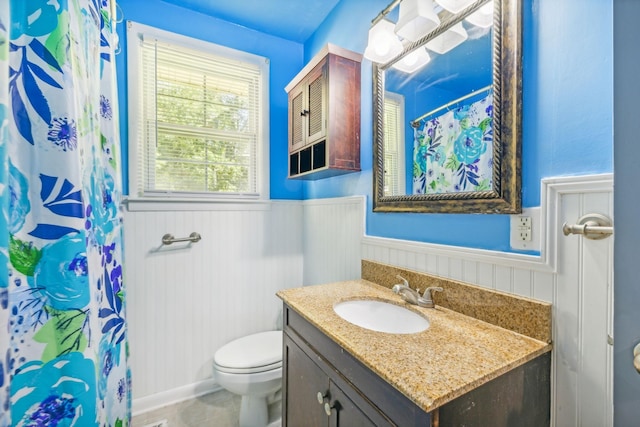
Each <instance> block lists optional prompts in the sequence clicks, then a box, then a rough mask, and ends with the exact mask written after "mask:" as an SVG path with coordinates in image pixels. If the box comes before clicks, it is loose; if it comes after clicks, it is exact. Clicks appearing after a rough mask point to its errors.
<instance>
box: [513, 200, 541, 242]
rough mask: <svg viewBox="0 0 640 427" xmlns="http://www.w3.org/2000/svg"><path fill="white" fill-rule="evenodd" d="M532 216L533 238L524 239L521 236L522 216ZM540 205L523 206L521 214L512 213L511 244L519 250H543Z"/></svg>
mask: <svg viewBox="0 0 640 427" xmlns="http://www.w3.org/2000/svg"><path fill="white" fill-rule="evenodd" d="M523 216H524V217H530V218H531V240H530V241H523V240H522V239H521V237H520V217H523ZM541 229H542V227H541V225H540V207H535V208H523V209H522V213H521V214H517V215H511V226H510V232H509V237H510V239H509V240H510V246H511V249H515V250H519V251H538V252H540V251H541V248H542V245H541V243H540V242H541V235H540V232H541Z"/></svg>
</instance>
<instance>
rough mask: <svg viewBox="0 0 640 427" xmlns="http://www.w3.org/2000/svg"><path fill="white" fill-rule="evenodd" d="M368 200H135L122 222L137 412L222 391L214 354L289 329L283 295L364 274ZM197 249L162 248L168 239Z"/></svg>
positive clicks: (182, 245) (354, 198) (175, 245)
mask: <svg viewBox="0 0 640 427" xmlns="http://www.w3.org/2000/svg"><path fill="white" fill-rule="evenodd" d="M364 205H365V203H364V198H363V197H347V198H340V199H322V200H308V201H267V202H262V203H244V204H242V203H232V204H220V203H218V204H205V203H191V204H188V203H170V202H166V201H165V202H149V201H146V202H143V201H135V200H132V201H130V202H129V203H128V210H127V211H126V212H125V215H124V241H125V266H126V268H125V281H126V282H125V283H126V286H127V313H128V319H129V343H130V350H131V357H130V363H131V371H132V382H133V397H134V400H133V413H134V414H135V415H137V414H141V413H144V412H147V411H150V410H153V409H155V408H158V407H161V406H165V405H168V404H171V403H175V402H178V401H181V400H185V399H188V398H193V397H195V396H197V395H200V394H204V393H208V392H210V391H214V390H217V389H219V387H218V386H217V385H216V384H215V382H214V381H213V379H212V363H213V355H214V353H215V351H216V350H217V349H218V348H220V347H221V346H222V345H224V344H225V343H227V342H229V341H231V340H233V339H235V338H238V337H240V336H244V335H248V334H250V333H255V332H260V331H264V330H269V329H275V328H276V327H278V328H279V327H281V307H282V302H281V301H280V299H278V298H277V297H276V296H275V293H276V291H278V290H279V289H285V288H291V287H296V286H302V285H303V284H317V283H324V282H330V281H339V280H347V279H354V278H359V277H360V259H361V255H360V239H361V238H362V235H363V230H364V226H363V221H364ZM194 231H195V232H198V233H200V234H201V235H202V240H201V241H199V242H197V243H190V244H189V243H174V244H172V245H169V246H162V245H161V238H162V236H163V235H164V234H166V233H171V234H173V235H174V236H175V237H186V236H188V235H189V234H190V233H191V232H194Z"/></svg>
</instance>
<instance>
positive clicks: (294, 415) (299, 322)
mask: <svg viewBox="0 0 640 427" xmlns="http://www.w3.org/2000/svg"><path fill="white" fill-rule="evenodd" d="M550 354H551V353H549V352H548V353H545V354H543V355H541V356H538V357H536V358H535V359H533V360H531V361H529V362H527V363H525V364H523V365H521V366H519V367H517V368H515V369H513V370H511V371H509V372H507V373H505V374H502V375H501V376H499V377H497V378H495V379H493V380H491V381H489V382H487V383H485V384H483V385H482V386H480V387H477V388H475V389H473V390H470V391H469V392H467V393H466V394H464V395H462V396H460V397H458V398H456V399H454V400H453V401H451V402H448V403H446V404H444V405H443V406H441V407H440V408H437V409H435V410H433V411H432V412H429V413H427V412H425V411H424V410H422V409H421V408H420V407H418V406H417V405H416V404H415V403H413V401H411V400H410V399H409V398H407V397H406V396H404V395H403V394H402V393H400V392H399V391H398V390H397V389H395V388H394V387H392V386H391V385H390V384H389V383H387V382H386V381H384V380H383V379H382V378H381V377H379V376H378V375H377V374H375V373H374V372H373V371H371V370H370V369H369V368H367V367H366V366H364V365H363V364H362V363H360V362H359V361H358V360H357V359H355V358H354V357H353V356H352V355H351V354H350V353H348V352H347V351H345V350H344V349H343V348H342V347H340V346H339V345H338V344H337V343H336V342H335V341H333V340H332V339H331V338H329V337H328V336H327V335H325V334H324V333H323V332H321V331H320V330H319V329H317V328H316V327H315V326H313V325H312V324H310V323H309V322H308V321H307V320H306V319H304V318H303V317H302V316H300V315H299V314H298V313H297V312H296V311H294V310H293V309H291V308H290V307H289V306H288V305H287V304H286V303H285V305H284V339H283V393H284V394H283V400H282V410H283V415H282V421H283V426H284V427H308V426H311V427H316V426H323V427H325V426H333V427H335V426H349V427H352V426H400V427H409V426H416V427H417V426H421V427H456V426H466V427H486V426H492V427H512V426H518V427H542V426H549V425H550V412H551V400H550V389H551V387H550V369H551V357H550ZM318 393H320V400H319V399H318ZM325 404H328V408H327V409H328V412H325Z"/></svg>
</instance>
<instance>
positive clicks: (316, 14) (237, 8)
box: [163, 0, 340, 43]
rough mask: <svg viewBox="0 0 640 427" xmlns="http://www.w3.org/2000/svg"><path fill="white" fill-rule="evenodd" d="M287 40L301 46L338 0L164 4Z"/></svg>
mask: <svg viewBox="0 0 640 427" xmlns="http://www.w3.org/2000/svg"><path fill="white" fill-rule="evenodd" d="M163 1H165V2H167V3H171V4H174V5H176V6H182V7H184V8H187V9H191V10H195V11H197V12H200V13H204V14H206V15H211V16H214V17H216V18H220V19H223V20H225V21H229V22H233V23H236V24H238V25H241V26H243V27H247V28H251V29H254V30H257V31H260V32H263V33H267V34H272V35H274V36H277V37H281V38H284V39H287V40H292V41H295V42H298V43H304V42H305V41H306V40H307V39H308V38H309V36H310V35H311V34H313V32H314V31H315V30H316V28H318V26H319V25H320V24H321V23H322V21H324V20H325V18H326V17H327V15H328V14H329V13H330V12H331V10H333V8H334V7H335V6H336V4H338V2H339V1H340V0H163Z"/></svg>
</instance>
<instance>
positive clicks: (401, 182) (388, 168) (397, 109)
mask: <svg viewBox="0 0 640 427" xmlns="http://www.w3.org/2000/svg"><path fill="white" fill-rule="evenodd" d="M404 133H405V129H404V97H403V96H402V95H398V94H395V93H392V92H386V93H385V95H384V195H385V196H399V195H403V194H406V193H405V187H406V186H405V176H404V173H405V167H404V158H405V156H404Z"/></svg>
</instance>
